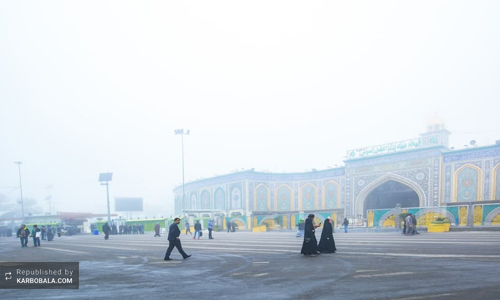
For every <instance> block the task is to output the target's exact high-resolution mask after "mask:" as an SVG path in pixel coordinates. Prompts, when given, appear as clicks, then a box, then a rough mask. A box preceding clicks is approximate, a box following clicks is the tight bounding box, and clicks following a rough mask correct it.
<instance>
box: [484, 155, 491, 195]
mask: <svg viewBox="0 0 500 300" xmlns="http://www.w3.org/2000/svg"><path fill="white" fill-rule="evenodd" d="M490 167H491V162H490V161H489V160H487V161H486V163H485V164H484V184H483V186H484V187H483V199H484V200H490V172H491V168H490Z"/></svg>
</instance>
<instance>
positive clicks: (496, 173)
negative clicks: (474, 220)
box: [492, 164, 500, 200]
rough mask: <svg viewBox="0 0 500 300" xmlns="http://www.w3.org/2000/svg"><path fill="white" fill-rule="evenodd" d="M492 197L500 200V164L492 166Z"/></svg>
mask: <svg viewBox="0 0 500 300" xmlns="http://www.w3.org/2000/svg"><path fill="white" fill-rule="evenodd" d="M492 190H493V197H492V199H494V200H500V164H498V165H496V166H495V168H493V186H492Z"/></svg>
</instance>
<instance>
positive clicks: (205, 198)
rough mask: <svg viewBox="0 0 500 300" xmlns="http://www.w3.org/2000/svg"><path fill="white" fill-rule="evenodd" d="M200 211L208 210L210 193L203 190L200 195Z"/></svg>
mask: <svg viewBox="0 0 500 300" xmlns="http://www.w3.org/2000/svg"><path fill="white" fill-rule="evenodd" d="M200 198H201V209H210V193H209V192H208V191H207V190H204V191H203V192H202V193H201V197H200Z"/></svg>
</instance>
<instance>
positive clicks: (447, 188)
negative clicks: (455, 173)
mask: <svg viewBox="0 0 500 300" xmlns="http://www.w3.org/2000/svg"><path fill="white" fill-rule="evenodd" d="M451 180H452V178H451V166H446V168H445V171H444V202H445V203H447V202H451Z"/></svg>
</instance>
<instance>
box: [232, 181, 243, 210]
mask: <svg viewBox="0 0 500 300" xmlns="http://www.w3.org/2000/svg"><path fill="white" fill-rule="evenodd" d="M229 190H230V191H231V194H230V198H229V199H231V209H241V208H243V201H242V200H243V199H242V197H243V192H242V190H243V187H242V184H241V183H235V184H232V185H231V187H230V189H229Z"/></svg>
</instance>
